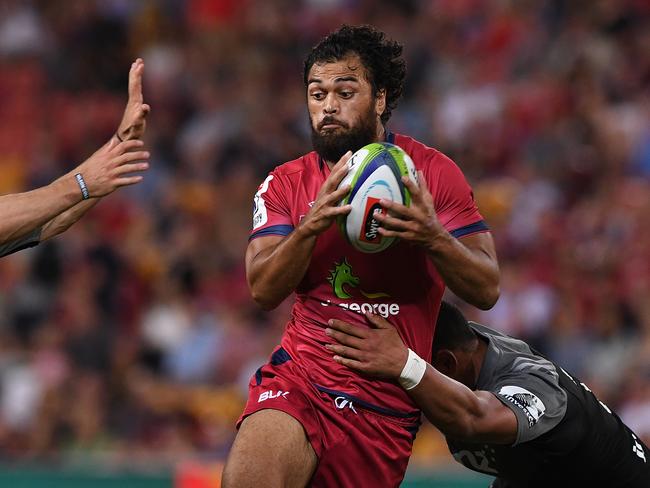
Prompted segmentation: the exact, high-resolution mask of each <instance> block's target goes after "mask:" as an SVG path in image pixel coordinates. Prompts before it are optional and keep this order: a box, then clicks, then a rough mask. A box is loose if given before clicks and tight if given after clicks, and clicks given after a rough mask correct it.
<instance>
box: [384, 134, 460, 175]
mask: <svg viewBox="0 0 650 488" xmlns="http://www.w3.org/2000/svg"><path fill="white" fill-rule="evenodd" d="M391 136H392V137H391V139H392V140H393V143H394V144H396V145H398V146H399V147H401V148H402V149H404V150H405V151H406V152H407V153H408V155H409V156H411V159H413V162H414V163H415V165H416V166H418V167H420V168H423V167H427V166H428V167H429V169H433V168H444V167H448V166H453V167H457V166H456V163H455V162H454V161H453V160H452V159H451V158H450V157H449V156H447V155H446V154H444V153H443V152H442V151H440V150H438V149H436V148H435V147H431V146H427V145H426V144H424V143H423V142H420V141H418V140H416V139H414V138H412V137H410V136H407V135H404V134H397V133H392V134H391Z"/></svg>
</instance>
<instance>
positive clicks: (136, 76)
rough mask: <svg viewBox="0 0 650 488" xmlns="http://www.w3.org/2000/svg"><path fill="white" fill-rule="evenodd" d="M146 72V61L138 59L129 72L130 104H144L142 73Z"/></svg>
mask: <svg viewBox="0 0 650 488" xmlns="http://www.w3.org/2000/svg"><path fill="white" fill-rule="evenodd" d="M143 72H144V61H143V60H142V58H138V59H136V60H135V61H134V62H133V64H132V65H131V70H130V71H129V102H135V103H142V73H143Z"/></svg>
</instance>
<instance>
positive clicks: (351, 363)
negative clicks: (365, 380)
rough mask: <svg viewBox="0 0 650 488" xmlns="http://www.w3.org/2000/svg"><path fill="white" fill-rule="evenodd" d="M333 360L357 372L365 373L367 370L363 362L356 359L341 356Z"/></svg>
mask: <svg viewBox="0 0 650 488" xmlns="http://www.w3.org/2000/svg"><path fill="white" fill-rule="evenodd" d="M333 359H334V361H336V362H337V363H339V364H342V365H343V366H347V367H348V368H350V369H352V370H355V371H361V372H363V371H364V369H365V367H364V364H363V363H362V362H361V361H357V360H355V359H348V358H344V357H341V356H334V358H333Z"/></svg>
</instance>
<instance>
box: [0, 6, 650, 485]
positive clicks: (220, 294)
mask: <svg viewBox="0 0 650 488" xmlns="http://www.w3.org/2000/svg"><path fill="white" fill-rule="evenodd" d="M344 22H346V23H371V24H374V25H376V26H378V27H380V28H381V29H383V30H385V31H386V32H388V33H389V35H390V36H391V37H394V38H396V39H398V40H400V41H402V42H403V43H404V44H405V54H406V58H407V61H408V77H407V85H406V91H405V94H404V98H403V99H402V101H401V103H400V106H399V107H398V109H397V110H396V112H395V113H394V115H393V118H392V120H391V122H390V128H391V129H393V130H395V131H398V132H400V131H401V132H405V133H408V134H410V135H413V136H414V137H416V138H419V139H421V140H422V141H424V142H427V143H429V144H430V145H433V146H435V147H438V148H439V149H441V150H443V151H444V152H446V153H447V154H448V155H450V156H451V157H453V158H454V159H455V160H456V161H457V163H458V164H459V165H460V167H461V168H462V169H463V171H464V173H465V174H466V176H467V178H468V179H469V181H470V182H471V184H472V185H473V187H474V189H475V195H476V198H477V200H478V202H479V206H480V208H481V210H482V212H483V214H484V216H485V217H486V220H487V221H488V223H489V225H490V226H491V228H492V230H493V233H494V236H495V239H496V242H497V249H498V253H499V258H500V262H501V271H502V294H501V298H500V299H499V302H498V304H497V305H496V306H495V307H494V309H493V310H491V311H490V312H487V313H478V312H477V311H475V310H471V309H467V313H468V315H469V316H470V317H472V318H474V319H476V320H479V321H485V322H486V323H487V324H490V325H493V326H495V327H496V328H500V329H501V330H503V331H505V332H507V333H511V334H514V335H517V336H520V337H523V338H525V339H527V340H529V341H531V342H532V343H533V344H534V345H535V346H537V347H538V348H539V349H541V350H542V351H544V352H545V353H546V354H547V355H549V356H550V357H552V358H553V359H556V360H557V361H559V362H561V363H562V364H563V365H565V367H566V369H568V370H571V371H572V372H574V373H575V374H576V375H578V376H579V377H581V378H583V380H584V381H585V382H586V383H587V384H588V385H589V386H590V387H591V388H592V389H593V390H594V391H595V392H596V393H597V394H598V395H599V396H600V398H601V399H602V400H603V401H604V402H606V403H607V404H608V405H609V406H610V407H612V408H614V409H615V410H617V411H618V412H619V413H620V414H621V416H622V417H623V419H624V420H625V421H626V422H627V423H628V424H629V425H630V426H631V427H632V428H633V429H635V430H636V431H637V432H638V433H639V434H641V435H642V436H643V437H644V438H645V440H646V441H648V440H650V300H648V297H649V296H650V226H648V225H647V222H648V217H647V216H648V215H649V214H650V184H649V178H650V91H649V88H650V54H648V53H650V2H648V1H644V0H571V1H569V0H564V1H563V0H546V1H529V0H510V1H506V0H499V1H497V0H493V1H482V0H431V1H426V0H422V1H417V0H404V1H383V2H379V1H371V0H303V1H287V0H282V1H273V2H270V1H268V0H212V1H210V0H185V1H180V0H179V1H174V0H160V1H153V0H152V1H146V0H101V1H99V0H98V1H92V0H65V1H63V0H57V1H45V0H43V1H12V0H4V1H0V120H2V122H1V123H0V170H1V176H0V194H4V193H8V192H18V191H23V190H27V189H31V188H34V187H37V186H40V185H43V184H46V183H48V182H50V181H52V180H53V179H54V178H56V177H58V176H59V175H61V174H62V173H64V172H65V171H67V170H69V169H71V168H72V167H74V166H75V165H76V164H78V163H79V162H80V161H82V160H83V159H85V158H86V157H88V156H89V155H90V154H91V153H92V152H93V151H94V150H95V149H96V148H97V147H99V145H101V144H102V143H103V142H104V141H105V140H106V139H108V138H109V137H110V135H111V133H112V131H113V130H114V129H115V127H116V124H117V122H118V121H119V117H120V115H121V111H122V109H123V105H124V103H125V100H126V80H127V78H126V77H127V72H128V68H129V65H130V62H131V61H132V60H133V59H134V58H135V57H137V56H141V57H143V58H144V59H145V63H146V67H145V87H144V94H145V101H146V102H147V103H149V104H151V106H152V113H151V116H150V118H149V121H148V131H147V135H146V142H147V144H148V146H149V147H150V149H151V151H152V168H151V170H150V171H149V172H148V173H147V176H146V180H145V183H144V184H142V185H140V186H138V187H134V188H131V189H128V190H127V191H118V192H116V193H115V194H113V195H111V196H110V197H109V198H107V199H106V200H105V201H104V202H102V203H101V204H100V205H99V206H98V207H96V208H95V209H94V210H93V211H92V212H91V214H89V215H88V216H87V217H86V218H85V219H84V220H83V221H81V222H80V223H79V224H77V225H76V226H75V227H73V228H72V229H70V230H69V231H68V232H67V233H66V234H64V235H63V236H60V237H58V238H56V239H55V240H53V241H52V242H50V243H46V244H44V245H41V246H39V247H37V248H34V249H33V250H29V251H26V252H23V253H19V254H16V255H13V256H11V257H9V258H5V259H3V260H1V261H0V462H1V463H2V466H4V467H3V468H2V469H1V470H0V481H4V482H5V483H8V482H11V485H12V486H41V484H42V482H43V480H45V479H47V480H49V481H48V483H55V482H57V480H58V481H59V482H61V483H63V484H62V485H61V486H90V485H92V486H109V485H110V486H129V485H132V486H169V485H170V484H171V481H170V480H171V479H172V478H174V479H175V483H176V485H177V486H183V487H190V486H192V487H198V486H209V483H210V482H212V486H216V484H215V480H216V479H217V478H218V469H219V461H220V460H223V458H224V456H225V455H226V454H227V452H228V449H229V446H230V443H231V442H232V439H233V436H234V430H233V423H234V420H235V419H236V417H237V415H238V414H239V412H240V410H241V408H242V405H243V401H244V395H245V391H246V383H247V381H248V378H249V377H250V375H251V373H252V372H253V371H254V370H255V369H256V368H257V367H258V366H259V365H260V364H262V363H263V362H265V360H266V356H267V354H268V353H269V352H270V351H271V349H272V347H273V346H274V345H275V344H276V343H277V340H278V337H279V335H280V334H281V332H282V328H283V325H284V322H285V320H286V318H287V314H288V310H289V309H288V307H287V304H285V305H284V306H282V307H280V308H279V309H278V310H276V311H274V312H271V313H262V312H260V311H259V310H258V309H257V308H256V307H255V306H254V304H253V303H252V302H251V300H250V298H249V294H248V290H247V287H246V283H245V279H244V268H243V262H244V260H243V254H244V249H245V247H246V242H247V234H248V230H249V226H250V220H251V201H252V195H253V193H254V191H255V189H256V187H257V185H258V184H259V183H260V182H261V181H262V179H263V178H264V176H265V174H266V173H267V172H268V171H269V170H270V169H271V168H273V167H274V166H275V165H276V164H279V163H281V162H283V161H285V160H288V159H292V158H294V157H295V156H297V155H299V154H301V153H304V152H306V151H308V150H309V149H310V147H309V133H308V124H307V115H306V110H305V96H304V91H303V86H302V84H301V69H302V60H303V57H304V55H305V53H306V52H307V50H308V49H309V48H310V47H311V46H312V45H313V44H314V43H315V42H316V41H317V40H318V39H319V38H320V37H321V36H322V35H324V34H325V33H327V32H328V31H330V30H332V29H334V28H336V27H338V26H339V25H340V24H341V23H344ZM441 473H444V476H443V478H444V477H445V476H446V477H447V478H448V480H447V482H448V483H451V484H449V485H446V484H445V482H444V480H442V478H440V476H442V475H441ZM436 476H437V477H438V481H435V479H436ZM39 477H40V478H39ZM90 477H93V478H92V480H93V481H92V482H91V481H89V480H90V479H91V478H90ZM125 477H126V478H125ZM129 477H130V478H129ZM100 479H101V480H102V481H101V483H100V481H99V480H100ZM416 479H420V484H419V485H418V484H417V483H416ZM201 480H202V481H201ZM409 480H410V482H411V484H410V485H409V484H408V483H405V486H439V487H442V486H484V485H485V482H484V481H483V483H480V482H478V480H477V479H476V478H475V477H472V476H471V475H470V474H468V473H467V472H465V471H461V470H460V468H457V467H455V466H454V463H453V461H451V460H450V458H449V457H448V455H447V454H446V450H445V447H444V444H443V442H442V440H441V438H440V436H439V435H438V434H437V433H436V432H435V430H434V429H432V428H430V427H428V426H425V427H424V428H423V429H422V430H421V432H420V434H419V436H418V439H417V442H416V447H415V452H414V455H413V459H412V462H411V470H410V472H409ZM427 480H428V481H427ZM450 480H451V481H450ZM472 480H474V482H473V481H472ZM20 483H22V484H20ZM75 483H76V484H75ZM102 483H105V484H102ZM111 483H116V484H111ZM463 483H465V484H463ZM477 483H478V484H477ZM48 486H55V485H54V484H48Z"/></svg>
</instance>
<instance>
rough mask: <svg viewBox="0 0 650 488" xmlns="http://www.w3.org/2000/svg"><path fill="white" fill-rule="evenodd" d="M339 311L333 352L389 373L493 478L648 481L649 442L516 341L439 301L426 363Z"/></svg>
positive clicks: (361, 367) (380, 330) (386, 328)
mask: <svg viewBox="0 0 650 488" xmlns="http://www.w3.org/2000/svg"><path fill="white" fill-rule="evenodd" d="M367 317H368V320H369V321H370V323H371V325H372V326H373V327H371V328H368V327H359V326H355V325H352V324H349V323H345V322H342V321H338V320H333V321H331V323H330V328H329V329H328V330H327V331H326V333H327V334H328V335H329V336H330V337H332V338H333V339H335V340H336V341H337V342H338V343H335V344H328V345H327V346H326V347H327V349H329V350H330V351H332V352H333V353H335V356H334V361H336V362H337V363H338V364H342V365H345V366H347V367H349V368H351V369H352V370H354V371H358V372H360V373H363V374H366V375H371V376H373V377H381V378H386V379H389V380H392V381H396V382H397V383H399V384H401V385H402V386H403V387H405V388H408V389H407V390H406V391H407V392H408V394H409V396H410V397H411V398H412V399H413V400H414V401H415V402H416V403H417V405H419V407H420V408H421V409H422V411H423V412H424V414H425V415H426V417H427V418H428V419H429V420H430V421H431V422H432V423H433V425H435V426H436V427H438V429H440V431H441V432H442V433H443V434H444V435H445V436H446V438H447V442H448V445H449V449H450V450H451V452H452V454H453V455H454V458H456V460H457V461H459V462H460V463H462V464H464V465H465V466H467V467H468V468H470V469H473V470H475V471H479V472H482V473H486V474H490V475H493V476H496V479H495V481H494V482H493V483H492V485H491V486H492V487H493V488H497V487H498V488H536V487H540V488H541V487H544V488H547V487H550V486H553V487H566V488H574V487H577V486H590V487H603V488H605V487H606V488H642V487H648V486H650V464H649V463H650V450H648V448H647V447H646V446H645V445H644V444H643V442H642V441H641V440H640V439H639V438H638V437H637V436H636V435H635V434H634V432H632V431H631V430H630V429H629V428H628V427H627V426H626V425H625V424H624V423H623V422H622V421H621V419H619V417H618V416H617V415H616V414H615V413H613V412H612V411H611V410H610V409H609V408H608V407H607V406H606V405H605V404H603V403H602V402H600V401H599V400H598V399H597V398H596V397H595V396H594V394H593V393H592V392H591V390H589V388H587V386H586V385H585V384H584V383H582V382H580V381H579V380H578V379H576V378H574V377H573V376H572V375H571V374H569V373H567V372H566V371H565V370H564V369H562V368H561V367H559V366H557V365H556V364H554V363H552V362H551V361H549V360H548V359H546V358H544V357H543V356H541V355H539V354H538V353H537V352H535V351H533V350H531V348H530V347H529V346H528V345H527V344H526V343H525V342H523V341H520V340H517V339H513V338H511V337H508V336H505V335H503V334H501V333H499V332H497V331H495V330H493V329H490V328H488V327H485V326H483V325H480V324H476V323H473V322H468V321H467V320H466V319H465V317H464V316H463V315H462V313H461V312H460V311H459V310H458V309H457V308H455V307H454V306H452V305H450V304H448V303H446V302H443V304H442V306H441V309H440V315H439V316H438V320H437V324H436V334H435V338H434V341H433V353H432V360H431V365H432V366H431V365H428V364H427V363H426V362H425V361H424V360H423V359H421V358H420V357H419V356H417V355H416V354H415V353H414V352H413V351H412V350H410V349H409V348H408V347H407V346H406V345H404V343H403V341H402V339H401V338H400V336H399V333H398V331H397V330H396V329H395V328H394V327H392V326H391V325H390V323H389V322H387V321H386V320H384V319H383V318H381V317H379V316H376V315H368V316H367Z"/></svg>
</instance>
